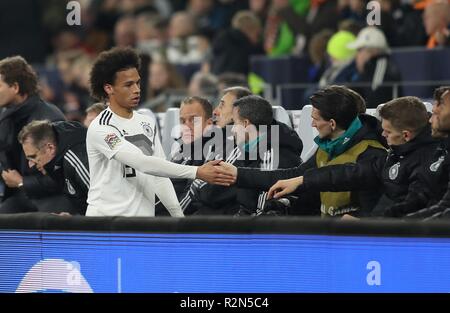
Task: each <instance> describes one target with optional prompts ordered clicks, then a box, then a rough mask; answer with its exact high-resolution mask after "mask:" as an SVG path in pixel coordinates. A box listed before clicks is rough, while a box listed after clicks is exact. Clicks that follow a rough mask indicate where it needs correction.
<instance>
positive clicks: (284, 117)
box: [272, 106, 292, 128]
mask: <svg viewBox="0 0 450 313" xmlns="http://www.w3.org/2000/svg"><path fill="white" fill-rule="evenodd" d="M272 111H273V118H274V119H275V120H277V121H278V122H281V123H284V124H286V125H287V126H289V127H291V128H292V121H291V118H290V116H289V113H288V111H286V110H285V109H284V108H283V107H281V106H273V107H272Z"/></svg>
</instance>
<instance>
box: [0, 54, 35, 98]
mask: <svg viewBox="0 0 450 313" xmlns="http://www.w3.org/2000/svg"><path fill="white" fill-rule="evenodd" d="M0 75H2V78H3V80H4V81H5V83H7V84H8V85H9V86H12V85H13V84H15V83H17V84H18V85H19V94H20V95H22V96H23V95H27V96H33V95H35V94H37V93H38V79H37V75H36V72H35V71H34V70H33V68H32V67H31V65H30V64H28V63H27V61H25V59H24V58H22V57H21V56H13V57H9V58H5V59H3V60H1V61H0Z"/></svg>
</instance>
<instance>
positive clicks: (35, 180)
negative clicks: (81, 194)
mask: <svg viewBox="0 0 450 313" xmlns="http://www.w3.org/2000/svg"><path fill="white" fill-rule="evenodd" d="M34 120H50V121H52V122H53V121H63V120H65V117H64V114H63V113H62V112H61V111H60V110H59V109H58V108H57V107H56V106H55V105H53V104H50V103H47V102H45V101H43V100H42V99H41V98H39V97H38V96H31V97H29V98H28V99H27V100H25V101H24V102H23V103H22V104H20V105H10V106H8V107H6V108H5V109H4V110H2V111H1V112H0V168H2V169H15V170H17V171H18V172H19V173H20V174H21V175H22V176H23V177H24V181H23V187H24V190H25V192H26V194H27V195H28V196H29V197H32V198H40V197H43V196H44V195H45V196H47V195H51V194H56V193H59V192H60V191H61V186H59V185H58V184H55V182H53V181H52V179H51V178H50V177H48V176H44V175H42V174H41V173H39V172H38V171H37V170H36V169H34V168H32V169H30V168H29V166H28V161H27V159H26V157H25V154H24V152H23V150H22V146H21V144H20V143H19V141H18V140H17V135H18V134H19V132H20V130H21V129H22V128H23V127H24V126H25V125H27V124H28V123H30V122H31V121H34ZM13 192H14V189H10V188H7V189H6V192H5V198H8V197H9V196H10V195H11V194H12V193H13Z"/></svg>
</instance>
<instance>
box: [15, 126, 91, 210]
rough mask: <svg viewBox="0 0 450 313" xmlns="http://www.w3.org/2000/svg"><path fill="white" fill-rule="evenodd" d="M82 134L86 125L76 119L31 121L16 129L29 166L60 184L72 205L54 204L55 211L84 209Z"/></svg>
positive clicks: (85, 180)
mask: <svg viewBox="0 0 450 313" xmlns="http://www.w3.org/2000/svg"><path fill="white" fill-rule="evenodd" d="M86 134H87V130H86V128H84V127H83V125H81V124H80V123H78V122H54V123H51V122H50V121H33V122H31V123H30V124H28V125H26V126H25V127H24V128H22V130H21V131H20V133H19V136H18V139H19V142H20V143H21V144H22V147H23V151H24V153H25V156H26V158H27V159H28V163H29V165H30V167H36V169H37V170H38V171H39V172H41V173H42V174H43V175H48V176H50V177H51V178H52V179H53V180H54V181H55V182H57V184H58V185H60V186H64V187H63V188H64V189H63V190H64V194H65V195H66V196H67V197H68V199H69V201H70V202H71V204H72V205H71V206H68V207H58V208H55V210H56V211H55V212H59V211H63V212H68V213H71V214H82V215H84V214H85V213H86V208H87V195H88V191H89V163H88V157H87V151H86Z"/></svg>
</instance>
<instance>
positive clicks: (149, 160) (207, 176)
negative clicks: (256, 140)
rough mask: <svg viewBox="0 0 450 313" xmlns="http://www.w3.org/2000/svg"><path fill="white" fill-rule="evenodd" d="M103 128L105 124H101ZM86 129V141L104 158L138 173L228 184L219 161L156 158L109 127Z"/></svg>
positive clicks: (228, 176)
mask: <svg viewBox="0 0 450 313" xmlns="http://www.w3.org/2000/svg"><path fill="white" fill-rule="evenodd" d="M105 127H107V126H105ZM105 127H104V128H96V129H91V128H90V129H89V130H88V143H89V144H90V145H92V146H93V147H94V148H95V150H97V151H98V152H100V153H102V154H103V155H104V156H106V157H107V158H108V159H115V160H117V161H119V162H120V163H122V164H125V165H128V166H130V167H132V168H134V169H136V170H138V171H140V172H142V173H146V174H150V175H154V176H160V177H170V178H187V179H195V178H200V179H202V180H205V181H208V182H211V183H216V184H225V185H227V184H229V183H230V182H231V181H232V180H233V179H232V177H231V175H228V174H227V173H226V172H224V171H222V170H221V169H220V168H219V167H216V166H214V165H217V164H218V163H220V161H212V162H209V163H207V164H204V165H202V166H200V167H196V166H188V165H180V164H175V163H172V162H170V161H167V160H164V159H162V158H160V157H155V156H147V155H145V154H144V153H143V152H142V151H141V150H140V149H139V148H137V147H136V146H135V145H133V144H131V143H130V142H128V141H126V140H124V139H123V138H121V137H120V134H117V132H116V131H115V130H114V129H112V128H111V127H109V128H105Z"/></svg>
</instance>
